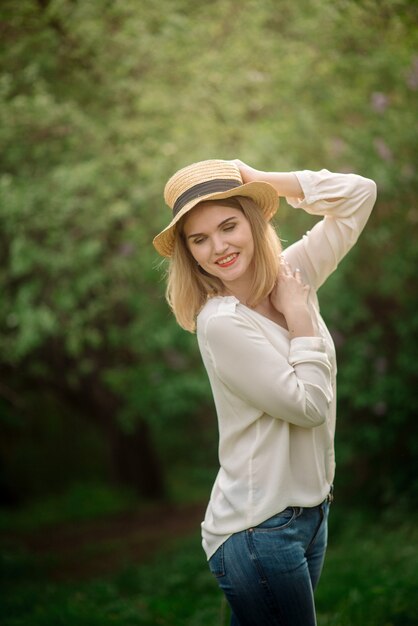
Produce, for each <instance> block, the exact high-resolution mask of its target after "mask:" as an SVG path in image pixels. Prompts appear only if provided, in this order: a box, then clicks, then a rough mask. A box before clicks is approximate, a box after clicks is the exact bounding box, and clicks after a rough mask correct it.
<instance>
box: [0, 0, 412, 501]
mask: <svg viewBox="0 0 418 626" xmlns="http://www.w3.org/2000/svg"><path fill="white" fill-rule="evenodd" d="M1 12H2V35H3V36H2V43H1V60H0V93H1V106H0V142H1V144H2V148H3V149H2V153H1V156H0V167H1V175H0V197H1V206H0V259H1V263H0V288H1V293H2V297H1V299H0V353H1V355H2V356H1V361H0V370H1V372H2V380H3V381H4V382H3V383H2V386H0V394H1V397H2V398H3V404H2V405H1V406H0V419H1V421H2V423H4V424H5V425H6V424H7V427H6V428H7V429H8V431H10V429H11V430H12V431H13V432H14V433H15V436H14V439H13V441H14V443H13V446H14V449H15V450H17V452H16V454H18V449H19V435H18V433H19V428H20V426H19V425H18V424H22V423H26V421H25V419H24V420H23V421H22V418H21V417H18V416H19V415H21V414H22V411H23V414H25V415H26V414H27V411H28V406H27V405H28V398H30V404H32V402H33V397H34V390H35V391H36V389H40V388H42V394H40V395H39V397H38V399H37V401H36V402H35V403H36V404H37V414H42V413H45V411H46V410H48V406H49V404H50V403H49V401H45V400H44V398H45V397H47V396H48V394H49V395H53V396H54V397H58V398H59V401H61V402H63V403H67V404H68V402H69V398H71V399H72V400H71V401H72V402H74V398H75V397H78V404H77V403H76V404H77V406H75V405H74V407H73V409H72V410H74V411H77V412H80V413H81V414H83V415H84V413H85V414H86V419H90V416H91V414H92V413H96V414H98V415H101V413H103V406H104V404H105V405H109V403H108V402H107V401H103V400H101V402H100V403H99V401H98V398H103V397H106V398H112V402H113V400H114V405H112V406H114V409H113V410H112V415H113V418H114V420H115V421H116V423H117V424H118V428H119V429H122V430H123V431H125V432H132V431H133V430H134V429H135V425H136V424H137V423H138V422H139V421H140V420H146V421H148V422H149V423H150V424H151V425H152V427H153V429H154V433H157V435H158V452H159V454H160V458H165V457H166V456H167V458H170V459H171V460H172V459H173V458H175V454H174V448H175V447H176V446H178V447H177V450H178V452H179V453H182V452H183V450H184V447H185V446H188V447H189V448H191V447H193V441H195V442H196V441H197V442H198V444H197V445H196V448H198V447H199V445H201V444H202V443H203V442H202V441H201V440H199V439H198V438H195V433H198V432H199V430H200V428H201V425H202V423H203V422H202V420H204V419H205V418H204V417H203V416H206V415H207V413H208V407H211V406H212V401H211V399H210V392H209V388H208V383H207V380H206V375H205V373H204V371H203V368H202V366H201V364H200V359H199V355H198V354H197V350H196V345H195V342H194V338H193V337H191V336H188V335H186V334H185V333H183V331H181V330H180V329H179V328H177V327H176V324H175V322H174V320H173V318H172V316H171V315H170V313H169V311H168V310H167V307H166V304H165V302H164V297H163V292H164V287H163V273H164V272H163V266H162V268H160V270H159V271H158V270H157V265H158V263H159V261H158V259H157V255H156V254H155V253H154V251H153V249H152V246H151V243H150V242H151V239H152V237H153V235H154V234H155V233H156V232H158V230H159V228H160V227H161V226H163V225H165V223H166V221H167V218H168V215H169V214H168V212H167V209H165V208H163V201H162V188H163V185H164V182H165V180H166V179H167V177H168V176H169V175H170V174H171V173H172V172H173V171H174V170H175V169H176V168H178V167H180V166H182V165H185V164H186V163H189V162H191V161H193V160H197V159H200V158H210V157H216V156H220V157H225V158H234V157H239V158H241V159H243V160H244V161H248V162H249V163H251V164H253V165H254V166H256V167H257V166H258V167H261V168H262V169H269V168H271V169H277V170H281V169H282V170H290V169H297V168H311V169H319V168H321V167H328V168H329V169H331V170H334V171H338V170H342V171H348V170H350V171H356V172H358V173H361V174H364V175H365V176H369V177H371V178H374V179H375V180H376V181H377V184H378V190H379V199H378V203H377V206H376V210H375V213H374V216H373V217H372V219H371V220H370V223H369V226H368V227H367V228H366V232H365V234H364V235H363V236H362V238H361V239H360V242H359V244H358V246H357V249H356V250H355V251H354V252H353V253H352V254H350V256H349V258H348V259H347V260H346V261H344V262H343V264H342V266H341V270H340V272H338V273H337V274H336V276H335V278H333V279H331V280H330V282H329V284H327V285H326V286H325V287H324V289H323V293H322V294H321V295H322V301H323V311H324V316H325V318H326V319H327V320H329V322H330V326H331V327H332V328H333V331H334V335H335V336H336V338H337V339H339V346H338V347H339V363H340V378H339V385H340V387H339V388H340V405H339V431H338V441H337V443H338V447H339V455H338V458H339V472H340V474H339V475H340V477H341V478H339V480H341V487H343V486H344V488H345V489H346V490H347V491H349V490H350V489H351V491H352V493H353V494H355V493H361V494H362V497H363V495H364V493H365V492H367V494H368V497H370V498H371V499H372V500H373V501H375V502H380V503H382V502H390V501H391V500H393V499H395V497H396V499H397V498H398V497H399V492H400V491H403V492H405V494H406V495H405V497H407V496H408V493H409V496H412V494H413V493H417V491H418V483H417V479H416V477H414V475H415V474H414V472H413V467H414V458H415V455H416V451H417V448H418V433H417V428H416V419H415V417H414V415H415V414H416V409H417V406H416V403H417V401H416V394H415V385H416V380H417V365H416V356H415V352H414V346H415V345H416V340H415V343H414V337H416V333H417V325H418V318H417V314H416V306H414V304H415V302H416V297H415V295H416V294H415V293H414V287H413V285H414V282H413V281H414V274H415V268H416V266H417V251H416V246H414V239H415V237H414V234H415V232H416V226H417V221H418V215H417V210H416V208H415V203H414V199H415V196H416V189H417V170H416V145H417V127H416V123H415V115H416V114H415V111H416V104H417V92H418V57H417V54H416V49H417V33H418V30H417V28H416V23H417V9H416V5H415V3H412V2H408V1H407V0H383V1H381V2H375V1H374V0H361V1H358V0H337V1H335V2H332V3H330V2H327V1H326V0H315V1H312V0H309V1H308V0H299V1H298V2H290V1H289V2H282V3H280V6H279V5H278V4H277V2H275V1H273V0H267V1H266V2H262V3H259V2H256V1H255V0H243V1H242V2H239V3H237V2H235V1H234V0H216V1H215V2H211V3H196V2H191V1H190V0H176V1H175V2H172V1H171V0H170V1H168V0H161V2H159V3H158V4H155V5H152V3H149V2H144V1H139V2H138V1H137V0H123V1H122V0H118V1H115V2H103V1H101V0H91V1H89V2H71V1H70V0H50V1H48V0H46V1H43V2H35V1H34V0H21V1H20V2H19V3H16V2H12V1H11V0H6V1H4V2H3V3H2V8H1ZM283 204H284V203H283ZM279 220H280V229H281V230H282V231H283V233H284V234H285V236H286V238H287V239H289V241H291V240H292V239H293V238H294V237H296V236H298V235H299V234H300V233H301V230H300V228H301V226H303V228H305V227H309V225H310V224H311V223H312V221H311V220H310V219H304V218H301V217H300V216H299V215H295V214H294V213H293V212H292V211H290V210H289V209H288V208H286V207H285V206H284V207H283V209H282V211H281V215H280V216H279ZM35 397H36V393H35ZM22 407H23V408H22ZM68 412H70V411H68ZM83 412H84V413H83ZM192 416H195V417H192ZM196 416H197V417H196ZM19 420H20V421H19ZM190 423H192V424H194V428H192V429H190V426H189V424H190ZM213 428H214V429H215V424H213ZM109 432H110V431H109ZM82 436H83V433H82V432H81V433H80V437H82ZM103 436H106V437H109V435H108V434H106V435H103ZM174 441H176V442H177V443H176V445H174V443H173V442H174ZM190 443H191V444H192V445H191V446H190ZM210 445H211V446H212V447H211V451H212V452H213V454H215V446H214V445H213V442H212V440H211V443H210ZM166 453H167V455H166ZM209 456H210V455H209ZM54 463H55V462H53V463H52V465H51V470H52V471H55V469H56V465H54ZM8 469H10V468H9V466H8V465H7V463H6V468H5V470H6V474H7V471H8ZM376 469H378V472H377V473H376ZM87 473H88V472H87ZM11 478H13V472H10V471H9V480H11ZM11 482H13V481H11ZM407 492H408V493H407ZM416 501H417V500H416V499H415V502H416Z"/></svg>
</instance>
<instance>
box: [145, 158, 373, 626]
mask: <svg viewBox="0 0 418 626" xmlns="http://www.w3.org/2000/svg"><path fill="white" fill-rule="evenodd" d="M279 196H285V197H286V198H287V201H288V202H289V204H291V206H293V207H295V208H302V209H304V210H305V211H307V212H308V213H311V214H313V215H322V216H324V218H323V219H322V220H321V221H320V222H318V223H317V224H316V225H315V226H314V227H313V228H312V230H311V231H310V232H308V233H307V234H306V235H305V236H304V237H303V238H302V239H301V240H300V241H298V242H296V243H294V244H293V245H291V246H290V247H288V248H287V249H286V250H284V251H282V249H281V245H280V240H279V239H278V237H277V235H276V233H275V231H274V229H273V227H272V225H271V224H270V219H271V218H272V216H273V215H274V213H275V212H276V210H277V208H278V199H279ZM375 198H376V187H375V184H374V183H373V181H371V180H368V179H366V178H362V177H361V176H356V175H354V174H332V173H330V172H328V171H327V170H321V171H320V172H311V171H302V172H294V173H273V172H271V173H270V172H261V171H258V170H255V169H253V168H251V167H249V166H248V165H245V164H244V163H242V162H241V161H220V160H210V161H203V162H200V163H194V164H192V165H190V166H188V167H186V168H183V169H182V170H180V171H179V172H177V173H176V174H175V175H174V176H173V177H172V178H171V179H170V180H169V181H168V183H167V185H166V188H165V199H166V202H167V204H168V205H169V206H170V208H171V209H172V210H173V218H172V220H171V222H170V224H169V225H168V226H167V227H166V228H165V229H164V230H163V231H162V232H161V233H159V235H157V237H155V239H154V245H155V247H156V249H157V250H158V252H159V253H160V254H162V255H163V256H166V257H170V259H171V262H170V268H169V277H168V287H167V298H168V302H169V303H170V305H171V307H172V309H173V312H174V314H175V316H176V318H177V320H178V322H179V324H180V325H181V326H183V327H184V328H185V329H187V330H189V331H192V332H193V331H194V330H195V329H197V338H198V342H199V348H200V351H201V354H202V358H203V362H204V365H205V367H206V370H207V373H208V376H209V380H210V384H211V388H212V392H213V397H214V401H215V405H216V411H217V416H218V424H219V436H220V440H219V461H220V469H219V473H218V475H217V478H216V481H215V484H214V486H213V490H212V494H211V497H210V502H209V505H208V508H207V511H206V515H205V520H204V522H203V523H202V535H203V547H204V550H205V552H206V555H207V558H208V561H209V567H210V569H211V571H212V573H213V574H214V576H215V577H216V578H217V581H218V584H219V586H220V587H221V589H222V590H223V591H224V593H225V595H226V597H227V599H228V602H229V604H230V606H231V610H232V621H231V624H233V625H234V626H238V625H239V626H274V625H280V626H313V625H314V624H316V618H315V606H314V597H313V592H314V590H315V587H316V585H317V583H318V580H319V576H320V573H321V569H322V564H323V560H324V555H325V549H326V543H327V517H328V509H329V503H330V501H331V499H332V496H331V492H332V483H333V478H334V465H335V464H334V431H335V406H336V394H335V376H336V364H335V350H334V346H333V342H332V339H331V336H330V334H329V332H328V330H327V328H326V326H325V324H324V322H323V320H322V318H321V316H320V313H319V306H318V300H317V296H316V292H317V290H318V288H319V287H320V286H321V285H322V284H323V282H324V281H325V280H326V278H327V277H328V276H329V275H330V274H331V272H332V271H334V270H335V268H336V267H337V264H338V262H339V261H340V259H341V258H342V257H343V256H344V255H345V254H346V253H347V252H348V250H349V249H350V248H351V246H353V244H354V243H355V242H356V240H357V238H358V236H359V234H360V232H361V230H362V229H363V227H364V225H365V223H366V221H367V218H368V216H369V214H370V211H371V209H372V207H373V204H374V202H375Z"/></svg>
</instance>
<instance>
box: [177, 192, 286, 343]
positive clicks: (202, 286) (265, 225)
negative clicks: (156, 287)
mask: <svg viewBox="0 0 418 626" xmlns="http://www.w3.org/2000/svg"><path fill="white" fill-rule="evenodd" d="M203 204H205V203H204V202H201V203H200V204H198V205H197V206H202V205H203ZM222 204H226V205H228V206H232V207H234V208H237V209H240V210H241V211H242V212H243V214H244V215H245V217H246V218H247V220H248V222H249V224H250V227H251V232H252V235H253V239H254V278H253V284H252V285H251V290H250V294H251V296H250V298H249V300H248V301H247V303H246V304H247V305H248V306H250V307H254V306H257V304H258V303H259V302H260V301H261V300H263V298H265V297H266V296H268V294H269V293H270V292H271V290H272V289H273V287H274V283H275V282H276V280H277V276H278V273H279V257H280V254H281V251H282V247H281V243H280V239H279V237H278V235H277V233H276V231H275V230H274V228H273V226H272V225H271V224H270V222H268V221H267V220H266V218H265V216H264V214H263V212H262V211H261V210H260V209H259V208H258V207H257V205H256V203H255V202H254V201H253V200H251V199H250V198H245V197H243V196H236V197H234V198H228V199H227V200H222ZM195 208H196V207H195ZM185 218H186V216H184V218H183V219H182V220H181V221H180V222H179V223H178V224H177V225H176V229H175V233H174V237H175V241H174V249H173V254H172V257H171V259H170V264H169V267H168V276H167V290H166V298H167V302H168V304H169V305H170V307H171V309H172V311H173V313H174V315H175V317H176V320H177V322H178V323H179V324H180V326H182V327H183V328H184V329H185V330H188V331H189V332H192V333H193V332H195V330H196V317H197V315H198V313H199V311H200V310H201V308H202V307H203V305H204V304H205V302H206V301H207V299H208V298H211V297H214V296H217V295H220V294H223V293H224V286H223V283H222V281H221V280H220V279H219V278H216V277H215V276H211V275H209V274H207V273H206V272H203V271H202V270H201V269H200V268H199V266H198V265H197V263H196V261H195V259H194V258H193V256H192V254H191V252H190V250H189V248H188V247H187V243H186V241H185V239H184V236H183V226H184V222H185Z"/></svg>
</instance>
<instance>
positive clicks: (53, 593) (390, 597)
mask: <svg viewBox="0 0 418 626" xmlns="http://www.w3.org/2000/svg"><path fill="white" fill-rule="evenodd" d="M335 513H336V518H337V519H336V520H334V521H333V520H332V516H331V541H330V546H329V548H328V554H327V559H326V562H325V567H324V571H323V574H322V578H321V581H320V584H319V587H318V590H317V593H316V605H317V611H318V624H319V625H320V626H352V625H353V624H367V626H400V625H401V624H402V625H403V626H413V625H414V624H416V623H417V619H418V613H417V607H416V602H415V593H414V591H415V589H416V586H417V583H418V567H417V563H418V558H417V557H418V554H417V545H418V542H417V539H418V537H417V528H416V525H414V520H410V522H409V523H408V522H402V523H399V521H397V522H396V524H395V525H393V522H394V520H392V523H389V522H388V521H386V522H385V523H383V522H382V521H379V520H378V519H377V518H376V517H374V518H373V519H367V518H365V517H364V516H362V515H359V514H358V513H356V512H354V511H352V510H351V511H350V512H349V513H348V512H347V511H339V512H337V511H335ZM47 571H48V570H47V564H46V563H42V561H40V560H39V559H34V558H33V557H32V558H31V557H30V556H28V555H27V554H25V553H20V554H19V553H16V552H13V551H11V550H10V549H9V551H8V552H7V553H4V554H3V558H2V602H1V604H0V607H1V608H0V618H1V621H2V624H4V625H5V626H17V625H20V624H27V623H30V624H31V625H33V626H44V625H47V624H48V625H49V624H60V625H61V626H79V625H80V624H81V625H84V624H85V625H86V626H87V625H88V626H91V625H92V624H93V625H95V624H100V625H105V626H107V625H110V624H118V625H119V626H125V625H126V626H128V625H129V626H133V625H135V626H136V625H138V626H140V625H144V626H149V625H150V624H163V625H167V626H214V625H216V626H218V625H219V626H223V625H224V624H227V623H228V610H227V609H226V606H225V605H224V604H223V602H222V598H221V592H220V591H219V589H218V587H217V584H216V582H215V580H214V579H213V578H212V575H211V574H210V573H209V570H208V568H207V566H206V564H205V562H204V555H203V553H202V549H201V546H200V540H199V537H198V536H197V535H193V536H192V537H189V538H187V539H183V540H181V541H177V542H176V544H175V546H172V547H171V548H169V549H167V548H165V549H164V550H163V551H161V552H160V553H159V554H158V555H157V557H155V558H154V560H153V561H152V562H150V563H147V564H143V565H138V564H135V563H131V564H129V565H127V566H126V567H125V568H123V569H122V570H120V571H115V572H114V573H113V574H112V576H111V577H107V578H102V579H95V580H90V581H80V582H77V583H75V582H73V583H60V584H59V583H56V582H52V581H51V580H49V579H48V576H47Z"/></svg>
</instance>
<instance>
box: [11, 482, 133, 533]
mask: <svg viewBox="0 0 418 626" xmlns="http://www.w3.org/2000/svg"><path fill="white" fill-rule="evenodd" d="M134 502H135V498H134V496H133V494H132V493H129V492H128V491H127V490H124V491H123V490H121V489H118V490H116V489H112V488H111V487H109V486H108V485H104V484H100V483H86V482H83V483H79V484H73V485H72V486H71V488H70V489H68V490H67V491H66V492H65V493H62V494H59V495H58V496H49V497H48V498H45V497H43V498H42V499H39V500H35V501H33V502H31V503H29V504H28V505H26V506H25V507H23V508H21V509H18V510H16V511H4V510H3V511H1V512H0V528H1V530H3V531H21V530H24V531H31V530H38V529H40V528H45V530H46V532H48V526H54V525H58V524H63V523H68V522H81V521H85V520H88V519H94V518H99V517H103V516H105V515H115V514H117V513H119V512H121V511H126V510H127V509H129V508H130V507H132V506H133V504H134Z"/></svg>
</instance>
